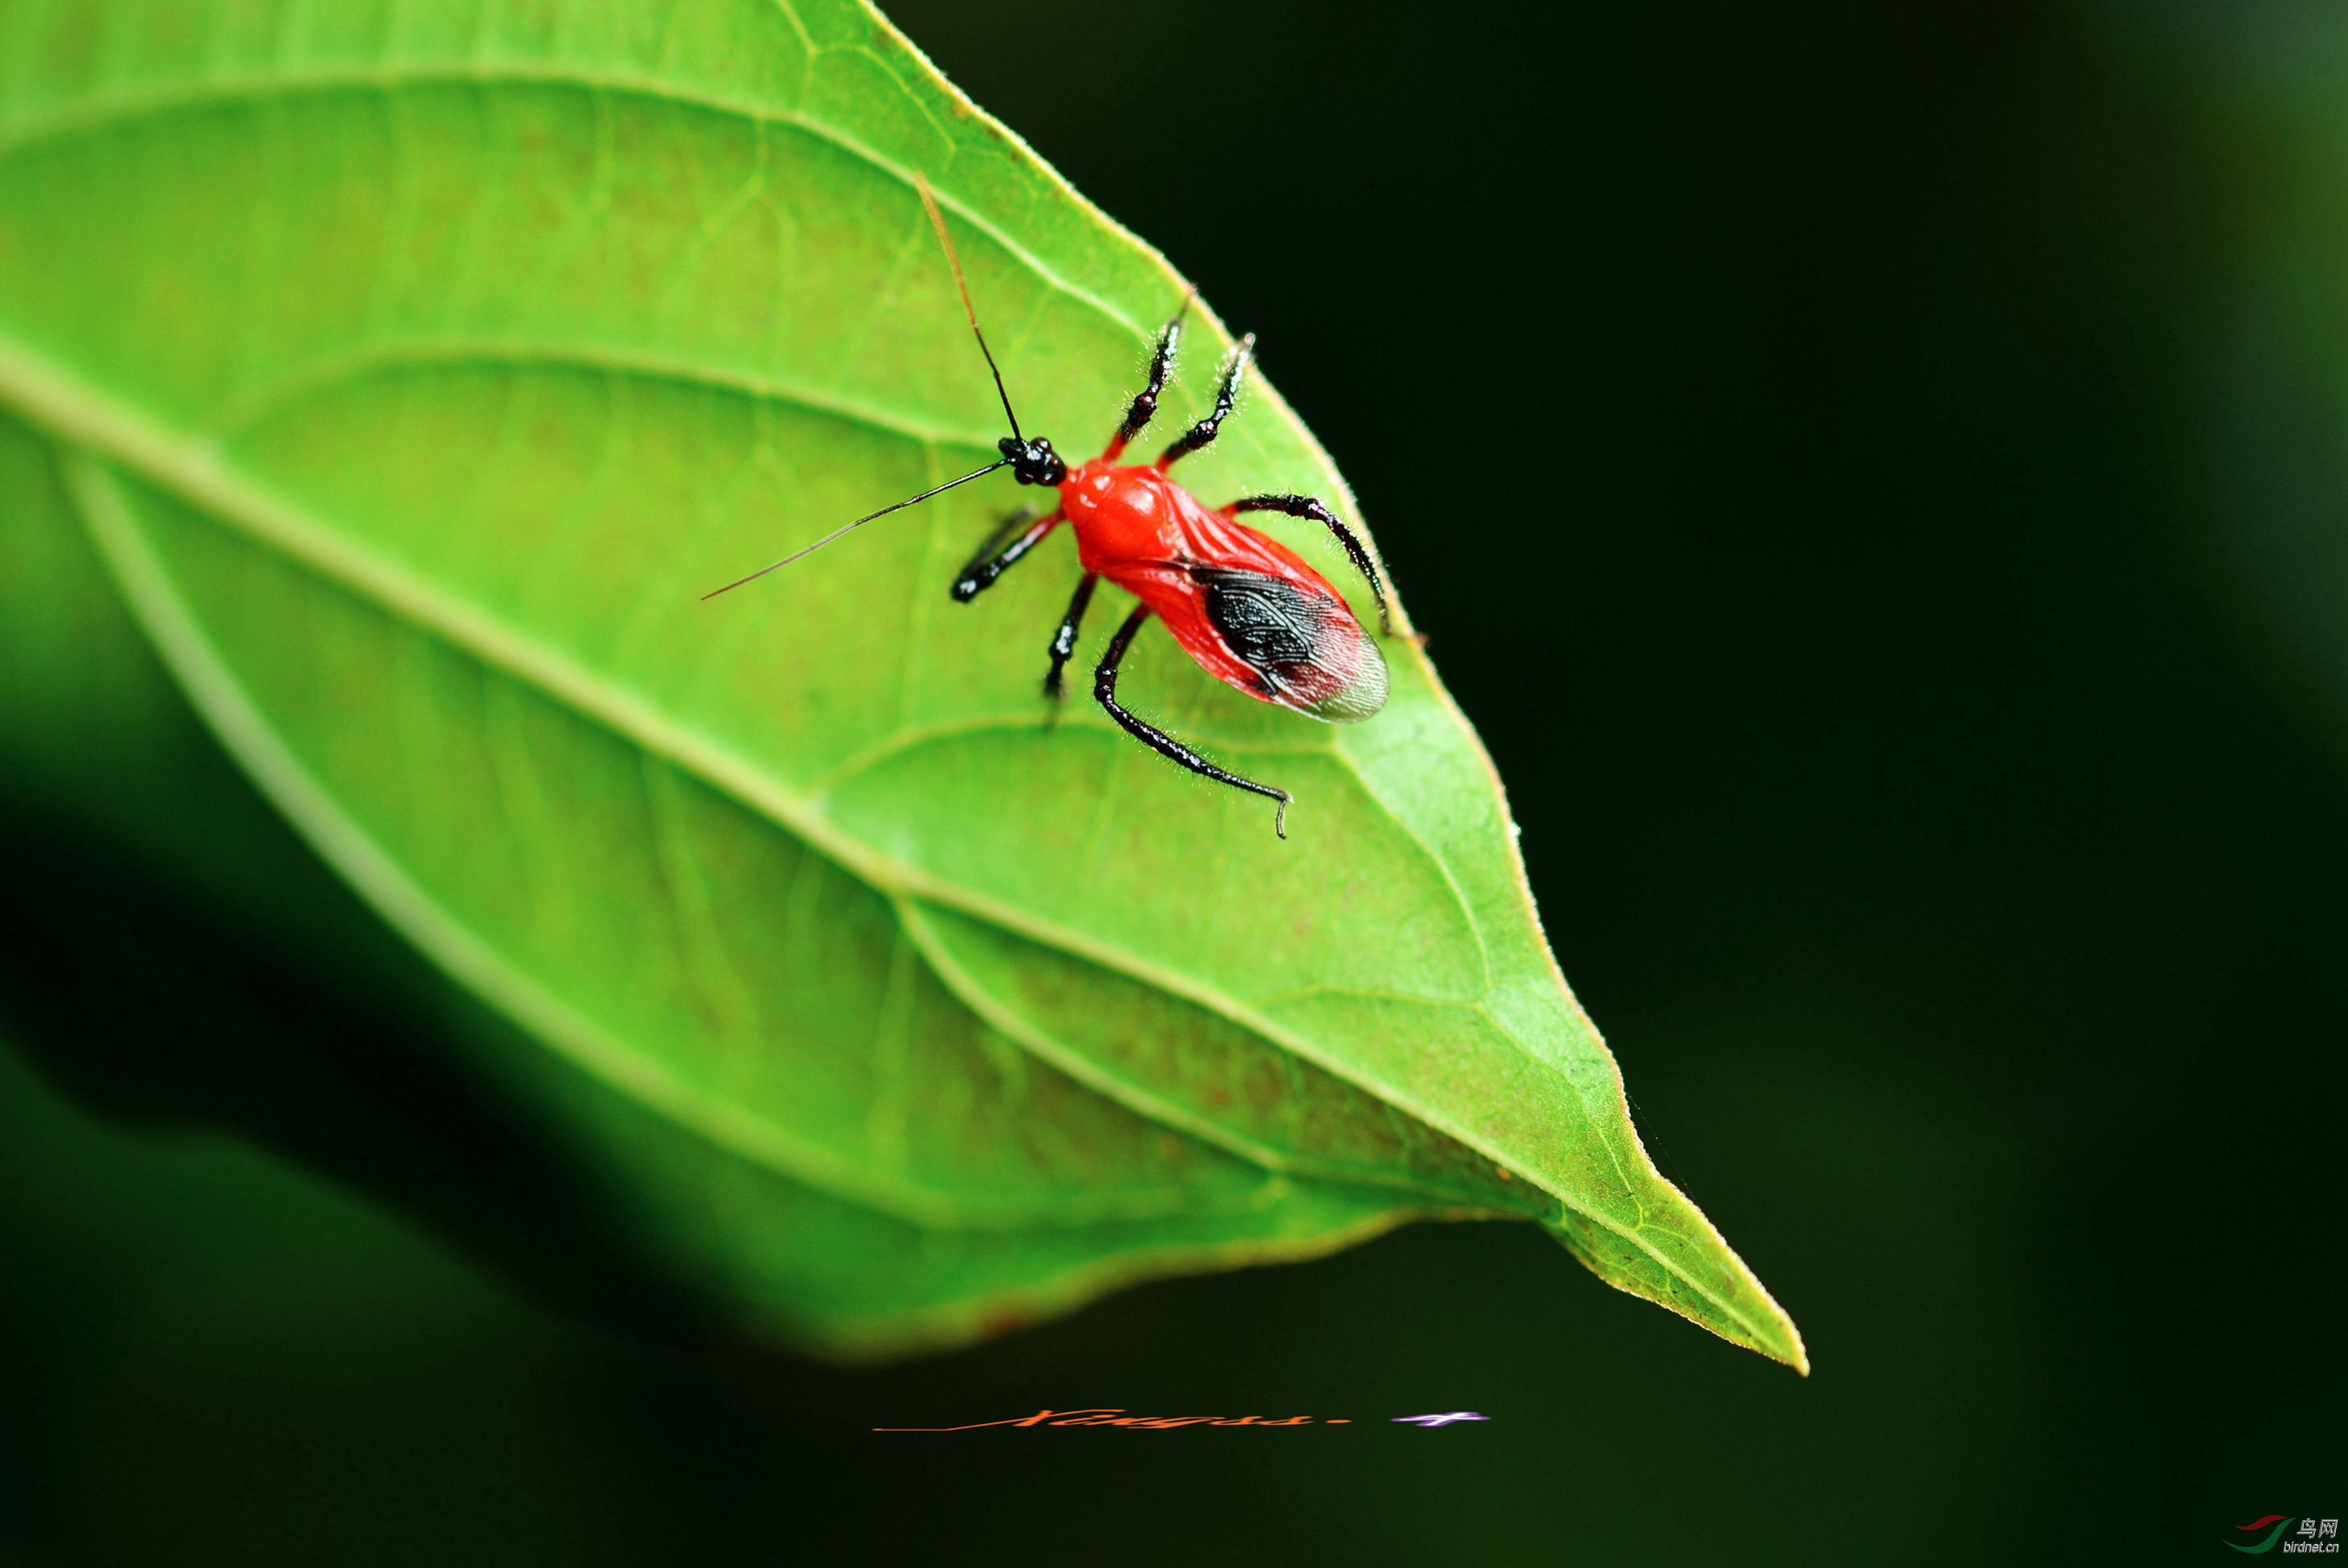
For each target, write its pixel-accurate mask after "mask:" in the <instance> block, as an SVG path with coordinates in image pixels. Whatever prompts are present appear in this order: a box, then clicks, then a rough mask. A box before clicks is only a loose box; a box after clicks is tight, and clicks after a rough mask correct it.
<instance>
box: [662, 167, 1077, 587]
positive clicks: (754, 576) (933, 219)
mask: <svg viewBox="0 0 2348 1568" xmlns="http://www.w3.org/2000/svg"><path fill="white" fill-rule="evenodd" d="M913 187H914V189H915V190H919V191H920V192H921V193H922V206H923V207H925V208H927V209H928V210H929V214H930V224H931V227H932V228H934V229H935V230H937V231H938V243H939V244H941V245H943V246H944V247H945V248H946V262H947V264H948V265H950V266H952V267H953V275H954V287H955V288H957V289H959V290H961V291H962V313H963V317H964V318H965V319H966V320H968V321H969V323H970V333H971V336H973V337H974V338H976V339H977V340H978V352H979V353H981V354H984V355H985V356H986V368H987V370H988V371H989V372H991V373H992V374H994V395H996V396H997V397H1000V398H1001V399H1003V417H1004V418H1005V419H1008V420H1009V421H1011V435H1012V437H1013V438H1014V440H1015V441H1017V442H1018V444H1019V445H1020V446H1022V447H1025V446H1026V445H1027V437H1026V436H1024V435H1022V434H1021V433H1020V430H1019V415H1016V414H1014V413H1013V412H1011V394H1010V392H1009V390H1008V389H1006V388H1005V387H1004V384H1003V370H1002V367H1001V366H999V365H997V364H995V363H994V350H993V349H991V348H988V347H987V346H986V334H985V333H983V332H981V331H979V330H978V312H977V311H975V310H974V309H973V308H972V307H971V302H970V284H969V283H968V282H966V281H964V279H963V275H962V258H961V257H960V256H958V255H956V254H955V253H954V248H953V236H952V235H950V234H948V233H947V232H946V217H945V214H944V213H942V212H941V211H939V210H938V199H937V198H936V197H935V196H934V195H932V193H931V191H930V181H929V177H928V176H926V175H924V174H922V173H920V172H919V171H916V172H915V173H914V175H913ZM1048 449H1049V446H1048V443H1047V444H1046V451H1047V452H1048ZM1011 462H1012V458H1010V457H1008V456H1005V457H1004V458H1002V459H1000V460H999V461H997V462H993V463H989V464H988V465H987V466H985V467H983V468H973V469H972V470H971V471H970V472H969V473H967V474H964V475H963V477H961V478H959V479H948V480H947V481H946V482H945V483H944V484H942V485H940V486H939V487H937V488H936V489H934V490H924V491H922V493H921V494H920V495H918V496H913V497H908V498H907V499H905V500H902V501H900V502H898V503H897V504H896V505H895V506H893V507H881V508H880V510H879V511H877V512H867V513H865V514H864V516H862V517H860V518H857V519H856V520H855V521H854V522H852V523H850V524H849V525H848V526H847V527H845V528H834V529H833V530H832V531H831V532H829V533H828V534H826V535H824V536H823V538H819V539H818V540H816V542H815V543H813V544H811V545H809V546H808V547H807V548H805V549H799V550H793V551H792V552H791V553H790V554H788V555H787V556H785V557H784V558H783V559H780V560H778V561H776V562H775V563H773V565H771V566H762V567H760V568H759V569H757V571H754V572H752V573H751V574H750V575H749V576H747V577H740V578H736V579H734V580H733V581H732V582H729V583H727V584H726V586H725V587H724V588H716V589H710V590H709V591H708V592H707V593H705V594H703V595H702V596H701V597H702V598H703V599H705V600H708V599H716V597H717V596H718V595H719V594H721V593H731V592H732V591H733V590H734V589H737V588H740V587H741V586H742V585H743V584H744V583H746V582H756V581H757V580H758V579H760V578H762V577H764V576H766V575H767V573H768V572H770V571H774V570H777V569H779V568H782V567H787V566H788V565H790V564H791V562H793V561H795V560H798V559H799V558H800V557H801V556H810V555H813V554H814V553H815V552H816V551H818V550H819V549H821V548H823V547H824V546H826V545H828V544H829V543H831V541H832V540H834V539H836V538H841V537H842V536H844V535H847V534H851V533H854V532H855V531H856V530H857V529H859V528H862V527H863V526H864V525H865V524H867V523H869V522H870V521H871V520H872V519H873V518H885V517H887V516H888V515H889V514H890V513H891V512H901V511H903V510H904V509H905V508H906V507H910V506H912V505H914V504H915V503H917V502H921V501H926V500H928V499H929V498H930V497H932V496H936V495H942V494H943V493H944V492H946V491H948V490H951V489H953V487H955V486H956V485H967V484H969V483H970V482H971V481H972V480H973V479H977V478H982V477H984V476H986V475H988V474H992V473H994V471H995V470H996V469H997V468H1001V467H1004V466H1008V465H1009V464H1010V463H1011ZM1021 472H1022V473H1023V474H1024V473H1025V469H1023V470H1021ZM1022 482H1023V483H1025V480H1023V481H1022Z"/></svg>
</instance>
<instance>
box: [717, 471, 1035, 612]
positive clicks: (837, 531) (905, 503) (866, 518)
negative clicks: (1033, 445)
mask: <svg viewBox="0 0 2348 1568" xmlns="http://www.w3.org/2000/svg"><path fill="white" fill-rule="evenodd" d="M1010 461H1011V459H1010V458H1008V457H1004V458H1002V459H999V460H998V461H996V462H993V463H989V464H988V465H987V466H985V467H983V468H973V469H972V470H971V471H970V472H969V473H967V474H964V475H963V477H961V478H959V479H948V480H947V481H946V482H945V483H944V484H942V485H940V486H939V487H937V488H936V489H934V490H924V491H922V493H921V494H920V495H918V496H912V497H907V498H906V499H904V500H901V501H900V502H898V503H897V504H896V505H895V506H893V507H881V508H880V510H879V511H877V512H867V513H865V514H864V515H863V516H862V517H860V518H857V519H856V520H855V521H854V522H852V523H850V524H849V525H848V526H847V527H846V528H834V529H832V530H831V532H829V533H828V534H826V535H824V536H823V538H819V539H818V540H816V542H815V543H813V544H811V545H809V546H808V547H807V548H805V549H799V550H793V551H792V552H791V553H790V554H788V555H787V556H785V557H784V558H783V559H780V560H778V561H777V562H775V563H774V566H762V567H760V568H759V569H757V571H754V572H752V573H751V574H750V575H749V576H748V577H737V578H736V579H734V580H733V581H732V582H729V583H727V584H726V586H725V587H724V588H713V589H710V590H709V591H708V592H707V593H705V594H703V595H702V596H701V597H702V598H704V599H716V597H717V596H718V595H719V594H721V593H731V592H732V591H733V590H734V589H737V588H739V587H741V586H742V585H743V584H744V583H746V582H756V581H757V580H758V579H760V578H762V577H764V576H766V575H767V573H768V572H770V571H773V570H774V569H776V568H777V567H787V566H788V565H790V564H791V562H793V561H795V560H797V559H799V558H800V557H801V556H811V555H813V554H815V552H816V551H818V550H819V549H821V548H823V547H824V546H826V545H828V544H829V543H831V541H832V540H834V539H836V538H841V537H842V536H844V535H847V534H852V533H854V532H855V531H856V530H857V529H859V528H862V527H863V526H864V525H865V524H867V523H869V522H870V521H871V520H872V519H873V518H885V517H887V516H888V515H889V514H890V513H891V512H901V511H903V510H904V509H905V508H906V507H910V506H911V505H913V504H914V502H916V501H926V500H928V499H929V498H930V497H932V496H935V495H941V494H942V493H943V492H945V491H947V490H951V489H953V487H955V486H956V485H967V484H969V483H970V482H971V481H972V480H973V479H977V478H982V477H984V476H986V475H988V474H992V473H994V471H995V470H996V469H997V468H1000V467H1002V466H1004V465H1005V464H1007V463H1009V462H1010Z"/></svg>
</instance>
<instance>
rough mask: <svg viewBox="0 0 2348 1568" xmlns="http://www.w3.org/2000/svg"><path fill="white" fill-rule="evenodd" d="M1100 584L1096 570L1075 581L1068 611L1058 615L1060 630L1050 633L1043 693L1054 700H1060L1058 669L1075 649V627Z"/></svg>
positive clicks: (1072, 655) (1074, 652) (1074, 653)
mask: <svg viewBox="0 0 2348 1568" xmlns="http://www.w3.org/2000/svg"><path fill="white" fill-rule="evenodd" d="M1099 584H1100V574H1099V573H1098V572H1090V571H1088V572H1086V573H1085V575H1084V577H1083V578H1082V579H1080V580H1079V581H1078V582H1077V583H1076V593H1075V595H1074V596H1073V597H1071V598H1070V599H1069V600H1068V613H1067V614H1066V615H1064V616H1062V617H1060V630H1057V631H1056V632H1054V633H1052V646H1051V649H1050V652H1051V655H1052V668H1051V670H1050V671H1048V672H1047V673H1046V674H1045V677H1044V695H1045V696H1046V697H1049V698H1051V699H1052V700H1053V701H1054V702H1058V701H1059V700H1060V671H1063V670H1065V669H1066V668H1067V667H1068V661H1069V660H1070V659H1071V658H1073V657H1075V655H1076V628H1077V627H1079V626H1082V625H1083V624H1084V620H1085V607H1086V605H1089V604H1090V603H1092V601H1093V589H1095V588H1097V587H1098V586H1099Z"/></svg>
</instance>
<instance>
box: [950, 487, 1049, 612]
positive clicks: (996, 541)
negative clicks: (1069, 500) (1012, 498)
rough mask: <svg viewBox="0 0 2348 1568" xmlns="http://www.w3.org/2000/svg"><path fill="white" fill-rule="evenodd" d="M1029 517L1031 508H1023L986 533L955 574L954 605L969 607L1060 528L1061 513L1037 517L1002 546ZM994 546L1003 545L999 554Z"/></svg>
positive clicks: (1031, 512)
mask: <svg viewBox="0 0 2348 1568" xmlns="http://www.w3.org/2000/svg"><path fill="white" fill-rule="evenodd" d="M1032 515H1033V508H1032V507H1022V508H1021V509H1020V510H1018V511H1015V512H1014V513H1012V514H1011V516H1009V517H1008V518H1004V520H1003V526H1002V527H1001V528H996V529H995V530H994V532H993V533H992V534H989V535H988V536H987V538H986V542H985V543H984V544H983V545H981V546H979V547H978V553H977V554H976V555H974V556H973V557H971V558H970V559H969V560H968V561H967V562H966V563H964V565H963V569H962V570H960V571H958V572H956V573H955V574H954V585H953V597H954V602H955V603H956V604H968V603H969V602H970V601H971V600H973V599H976V598H977V597H978V596H979V595H980V594H982V593H984V592H985V591H986V590H987V589H990V588H993V587H994V579H996V578H998V577H1001V576H1002V575H1003V574H1004V572H1006V571H1009V570H1010V569H1012V568H1013V567H1014V566H1016V565H1018V564H1019V558H1020V557H1021V556H1024V555H1025V554H1026V553H1027V552H1028V551H1029V550H1032V549H1034V548H1035V547H1036V546H1037V545H1040V544H1042V543H1043V542H1044V536H1045V534H1048V533H1050V532H1051V531H1052V530H1053V529H1054V528H1056V527H1058V526H1059V522H1060V514H1059V513H1057V512H1053V513H1051V514H1049V515H1048V516H1045V517H1042V518H1036V519H1035V522H1034V523H1032V524H1029V526H1028V528H1027V531H1026V532H1025V533H1024V534H1021V535H1020V536H1019V537H1018V538H1015V539H1013V540H1012V541H1011V542H1010V543H1009V544H1007V545H1003V538H1004V535H1005V534H1008V533H1009V532H1011V530H1012V529H1014V528H1017V527H1018V526H1019V525H1020V524H1022V523H1025V522H1026V521H1027V519H1028V518H1029V517H1030V516H1032ZM997 545H1003V548H1002V549H1001V551H1000V552H999V553H998V552H996V550H995V547H996V546H997Z"/></svg>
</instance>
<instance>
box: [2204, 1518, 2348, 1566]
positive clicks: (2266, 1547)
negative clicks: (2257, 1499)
mask: <svg viewBox="0 0 2348 1568" xmlns="http://www.w3.org/2000/svg"><path fill="white" fill-rule="evenodd" d="M2292 1517H2293V1516H2292V1515H2291V1514H2287V1513H2270V1514H2268V1515H2266V1516H2265V1517H2264V1518H2260V1519H2253V1520H2251V1521H2250V1522H2249V1523H2248V1524H2237V1525H2236V1526H2234V1528H2235V1529H2236V1530H2238V1531H2240V1532H2242V1533H2243V1534H2245V1535H2257V1534H2258V1533H2259V1532H2260V1531H2262V1530H2263V1531H2265V1532H2266V1533H2265V1535H2263V1536H2261V1537H2260V1539H2259V1540H2258V1541H2256V1542H2240V1541H2229V1542H2226V1544H2227V1545H2229V1546H2230V1547H2232V1548H2233V1549H2234V1550H2235V1551H2237V1552H2240V1553H2245V1554H2246V1555H2249V1556H2253V1557H2255V1556H2257V1555H2258V1554H2259V1553H2263V1552H2271V1551H2273V1550H2274V1549H2275V1548H2276V1546H2277V1545H2280V1546H2281V1548H2282V1549H2283V1550H2284V1551H2285V1552H2321V1553H2338V1552H2339V1550H2340V1522H2339V1521H2338V1520H2336V1519H2315V1518H2312V1517H2308V1516H2305V1515H2301V1516H2299V1528H2298V1529H2296V1530H2292V1529H2291V1520H2292ZM2284 1532H2290V1536H2291V1538H2290V1539H2289V1540H2287V1541H2286V1540H2284V1539H2283V1536H2284Z"/></svg>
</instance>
